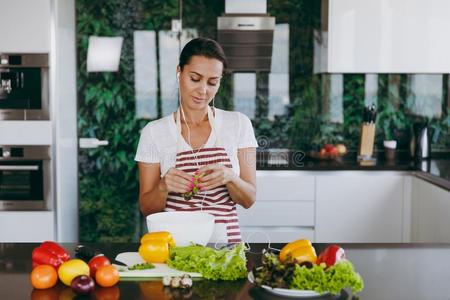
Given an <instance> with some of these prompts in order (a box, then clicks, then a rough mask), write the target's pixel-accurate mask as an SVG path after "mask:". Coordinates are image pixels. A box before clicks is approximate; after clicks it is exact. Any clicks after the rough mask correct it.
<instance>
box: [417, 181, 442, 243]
mask: <svg viewBox="0 0 450 300" xmlns="http://www.w3.org/2000/svg"><path fill="white" fill-rule="evenodd" d="M412 180H413V182H412V220H411V222H412V226H411V227H412V228H411V229H412V234H411V240H412V242H429V243H449V242H450V217H449V215H450V192H449V191H446V190H444V189H443V188H440V187H438V186H436V185H434V184H431V183H429V182H426V181H425V180H422V179H420V178H413V179H412Z"/></svg>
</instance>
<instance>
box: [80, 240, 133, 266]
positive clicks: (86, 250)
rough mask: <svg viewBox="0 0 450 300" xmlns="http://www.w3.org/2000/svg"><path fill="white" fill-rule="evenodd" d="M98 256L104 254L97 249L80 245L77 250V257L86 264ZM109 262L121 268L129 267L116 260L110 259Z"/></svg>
mask: <svg viewBox="0 0 450 300" xmlns="http://www.w3.org/2000/svg"><path fill="white" fill-rule="evenodd" d="M98 255H104V254H103V253H102V252H100V251H98V250H97V249H94V248H91V247H88V246H85V245H78V246H77V247H76V248H75V256H76V257H77V258H79V259H81V260H84V261H86V262H89V261H90V260H91V259H92V258H93V257H95V256H98ZM108 259H109V261H110V262H111V263H113V264H115V265H119V266H121V267H128V266H127V265H126V264H124V263H123V262H121V261H118V260H116V259H115V258H113V259H111V258H108Z"/></svg>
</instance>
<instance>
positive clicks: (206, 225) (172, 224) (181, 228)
mask: <svg viewBox="0 0 450 300" xmlns="http://www.w3.org/2000/svg"><path fill="white" fill-rule="evenodd" d="M214 219H215V218H214V216H213V215H211V214H208V213H205V212H190V211H173V212H172V211H171V212H160V213H156V214H152V215H149V216H147V229H148V232H155V231H168V232H170V234H171V235H172V237H173V239H174V240H175V244H176V245H177V246H189V245H190V244H191V243H195V244H200V245H202V246H205V245H206V244H207V243H208V242H209V239H210V238H211V235H212V233H213V231H214Z"/></svg>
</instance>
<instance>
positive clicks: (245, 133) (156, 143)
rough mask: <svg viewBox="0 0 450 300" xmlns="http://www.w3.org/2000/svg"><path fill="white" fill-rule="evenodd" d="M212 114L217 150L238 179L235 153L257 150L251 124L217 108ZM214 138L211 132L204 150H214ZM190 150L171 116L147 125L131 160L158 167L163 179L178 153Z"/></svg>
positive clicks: (240, 117) (246, 118)
mask: <svg viewBox="0 0 450 300" xmlns="http://www.w3.org/2000/svg"><path fill="white" fill-rule="evenodd" d="M214 111H215V124H216V125H215V126H216V131H217V135H218V136H219V139H218V142H219V145H218V146H221V147H224V148H225V151H226V152H227V154H228V156H229V158H230V160H231V164H232V166H233V171H234V172H235V173H236V174H237V175H239V173H240V168H239V161H238V158H237V150H238V149H241V148H249V147H255V148H256V147H258V143H257V142H256V138H255V133H254V131H253V127H252V123H251V122H250V119H249V118H248V117H247V116H246V115H244V114H242V113H240V112H234V111H226V110H222V109H218V108H215V109H214ZM177 137H179V144H180V146H181V148H180V149H177ZM216 138H217V137H216V136H215V133H214V132H213V131H211V134H210V136H209V138H208V141H207V142H206V144H205V146H204V147H214V146H215V142H216ZM191 149H192V148H191V147H190V146H189V145H188V143H186V141H185V140H184V138H183V137H182V136H181V135H180V134H179V133H178V132H177V126H176V124H175V119H174V117H173V114H170V115H168V116H165V117H163V118H161V119H159V120H155V121H152V122H150V123H148V124H147V125H146V126H145V127H144V128H143V129H142V131H141V137H140V139H139V145H138V148H137V152H136V156H135V158H134V160H135V161H138V162H144V163H159V164H160V169H161V176H162V175H164V174H166V172H167V171H168V170H169V169H170V168H171V167H174V166H175V161H176V154H177V152H181V151H188V150H191Z"/></svg>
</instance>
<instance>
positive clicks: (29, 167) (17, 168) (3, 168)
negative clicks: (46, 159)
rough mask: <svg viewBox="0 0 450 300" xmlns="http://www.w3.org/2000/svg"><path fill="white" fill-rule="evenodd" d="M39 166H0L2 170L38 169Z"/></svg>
mask: <svg viewBox="0 0 450 300" xmlns="http://www.w3.org/2000/svg"><path fill="white" fill-rule="evenodd" d="M38 170H39V166H25V165H24V166H6V165H3V166H0V171H38Z"/></svg>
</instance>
